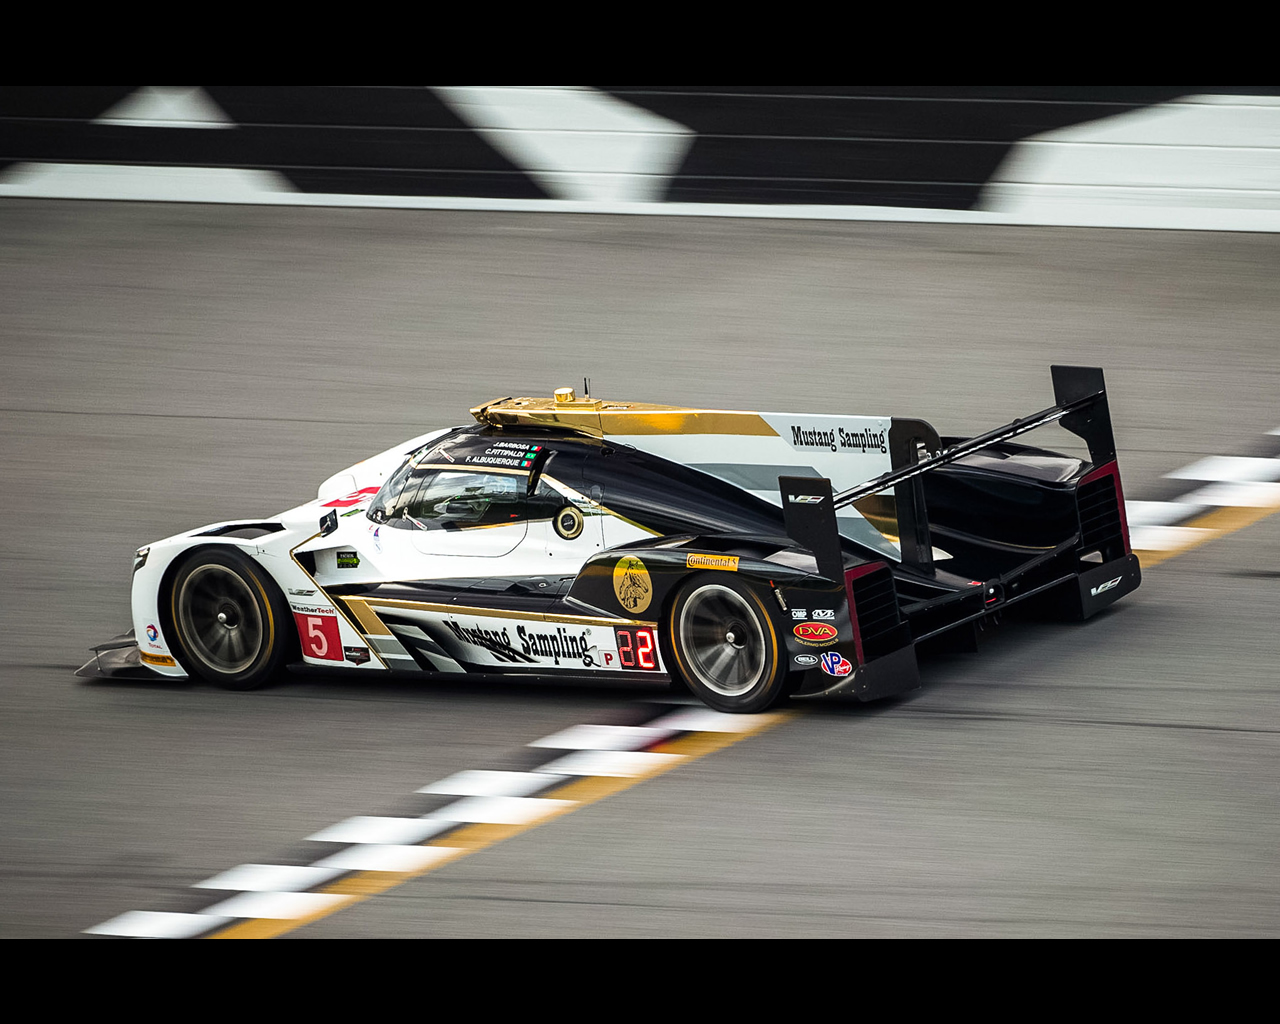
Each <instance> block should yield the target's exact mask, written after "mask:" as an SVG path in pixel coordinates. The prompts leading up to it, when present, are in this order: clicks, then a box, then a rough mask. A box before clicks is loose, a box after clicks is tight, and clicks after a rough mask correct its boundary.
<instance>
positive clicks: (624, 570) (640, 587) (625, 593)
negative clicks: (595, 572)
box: [613, 555, 653, 615]
mask: <svg viewBox="0 0 1280 1024" xmlns="http://www.w3.org/2000/svg"><path fill="white" fill-rule="evenodd" d="M613 592H614V594H615V595H616V596H617V598H618V603H619V604H620V605H622V607H623V608H625V609H626V610H627V611H629V612H631V613H632V614H633V615H638V614H639V613H640V612H642V611H644V610H645V609H646V608H648V607H649V602H650V601H651V600H653V580H651V579H650V578H649V570H648V569H646V568H645V567H644V562H642V561H640V559H638V558H634V557H632V556H631V555H627V556H626V557H624V558H619V559H618V564H617V565H615V566H614V567H613Z"/></svg>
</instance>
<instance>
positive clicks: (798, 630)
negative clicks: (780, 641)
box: [791, 622, 839, 647]
mask: <svg viewBox="0 0 1280 1024" xmlns="http://www.w3.org/2000/svg"><path fill="white" fill-rule="evenodd" d="M791 632H792V633H794V634H795V638H796V639H797V640H799V641H800V642H801V643H802V644H809V645H810V646H813V647H826V646H827V645H828V644H833V643H835V641H836V637H837V636H839V633H838V632H837V631H836V627H835V626H833V625H831V623H829V622H799V623H796V625H795V626H793V627H792V628H791Z"/></svg>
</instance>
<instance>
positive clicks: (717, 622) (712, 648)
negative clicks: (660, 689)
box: [667, 573, 788, 713]
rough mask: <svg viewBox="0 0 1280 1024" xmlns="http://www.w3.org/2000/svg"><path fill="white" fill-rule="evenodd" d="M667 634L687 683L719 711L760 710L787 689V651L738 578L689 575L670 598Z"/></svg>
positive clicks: (765, 610) (766, 612) (764, 608)
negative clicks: (685, 581)
mask: <svg viewBox="0 0 1280 1024" xmlns="http://www.w3.org/2000/svg"><path fill="white" fill-rule="evenodd" d="M667 639H668V641H669V644H670V649H671V652H672V653H673V655H674V657H675V668H676V670H677V671H678V672H679V673H680V675H681V676H682V677H683V678H684V681H685V682H686V683H688V685H689V689H691V690H692V691H693V692H694V693H695V694H697V695H698V696H699V697H700V698H701V699H702V700H703V701H704V702H705V703H707V704H709V705H710V706H711V707H713V708H715V709H716V710H718V711H729V712H739V713H750V712H756V711H763V710H765V709H766V708H768V707H770V706H771V705H773V704H775V703H776V702H777V701H778V700H779V699H781V698H782V697H783V696H784V695H785V693H786V688H787V675H788V672H787V664H786V652H785V651H784V650H782V647H781V641H780V639H779V631H778V629H777V627H776V625H775V623H774V619H773V615H772V613H771V611H770V609H769V606H768V605H767V604H766V603H765V602H764V599H763V598H762V597H761V596H760V594H759V593H757V591H756V590H755V589H754V588H752V587H750V586H748V585H746V584H744V583H742V582H740V581H739V580H736V579H733V578H726V577H725V575H724V574H714V575H713V574H710V573H707V574H703V575H701V576H695V577H693V578H692V579H690V580H689V581H688V582H687V583H686V584H685V585H684V586H683V587H682V588H681V589H680V591H679V593H678V594H677V595H676V599H675V601H674V602H673V603H672V606H671V617H670V619H669V620H668V623H667Z"/></svg>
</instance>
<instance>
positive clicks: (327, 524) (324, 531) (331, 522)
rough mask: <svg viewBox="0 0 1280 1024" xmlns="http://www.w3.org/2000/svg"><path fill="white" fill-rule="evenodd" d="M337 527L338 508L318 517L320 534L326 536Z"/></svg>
mask: <svg viewBox="0 0 1280 1024" xmlns="http://www.w3.org/2000/svg"><path fill="white" fill-rule="evenodd" d="M337 528H338V510H337V509H336V508H335V509H333V510H332V511H331V512H330V513H329V514H328V515H325V516H321V517H320V536H321V537H327V536H329V534H331V533H333V531H334V530H336V529H337Z"/></svg>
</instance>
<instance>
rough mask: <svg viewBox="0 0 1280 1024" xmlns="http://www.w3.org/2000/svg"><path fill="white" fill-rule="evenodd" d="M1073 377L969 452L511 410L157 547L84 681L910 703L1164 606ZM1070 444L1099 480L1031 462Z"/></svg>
mask: <svg viewBox="0 0 1280 1024" xmlns="http://www.w3.org/2000/svg"><path fill="white" fill-rule="evenodd" d="M1052 375H1053V387H1054V400H1055V404H1054V405H1053V406H1051V407H1049V408H1048V409H1045V410H1043V411H1041V412H1038V413H1035V414H1033V415H1031V416H1028V417H1026V418H1023V419H1019V420H1015V421H1014V422H1012V423H1010V424H1007V425H1005V426H1002V427H998V428H996V429H994V430H991V431H989V432H987V433H985V434H982V435H981V436H979V437H974V438H970V439H962V438H954V437H941V438H940V437H939V436H938V434H937V433H936V432H935V431H934V429H933V428H932V427H931V426H930V425H929V424H928V423H926V422H924V421H923V420H915V419H902V418H898V417H880V416H848V415H830V416H827V415H813V414H794V415H793V414H785V413H760V412H723V411H714V410H705V409H682V408H673V407H668V406H657V405H644V404H637V403H633V402H609V401H600V400H596V399H592V398H591V397H590V396H589V394H588V395H585V396H584V397H582V398H579V397H578V396H577V395H576V394H575V393H574V392H573V390H572V389H569V388H562V389H561V390H559V391H557V392H556V393H555V395H554V397H553V398H550V399H547V398H503V399H499V400H496V401H492V402H487V403H485V404H484V405H480V406H477V407H476V408H474V409H472V410H471V412H472V415H473V416H474V418H475V420H476V422H475V423H473V424H470V425H467V426H463V427H456V428H453V429H447V430H437V431H435V432H433V433H430V434H424V435H422V436H421V437H416V438H414V439H413V440H411V441H407V442H405V443H404V444H401V445H397V446H396V447H395V448H392V449H390V450H389V451H386V452H383V453H382V454H381V455H377V456H374V457H373V458H371V459H368V460H366V461H365V462H361V463H359V464H357V465H355V466H352V467H351V468H349V469H347V470H344V471H343V472H341V473H338V474H336V475H335V476H333V477H330V478H329V479H328V480H326V481H325V482H324V483H323V484H322V485H321V486H320V489H319V493H318V496H317V498H316V500H314V501H311V502H308V503H307V504H304V505H300V506H298V507H297V508H295V509H292V510H290V511H287V512H283V513H281V514H280V515H278V516H275V517H272V518H270V519H263V520H252V521H235V522H227V523H218V524H216V525H214V526H206V527H202V528H201V529H198V530H193V531H191V532H189V533H184V534H181V535H179V536H176V537H170V538H169V539H167V540H162V541H157V542H155V543H153V544H150V545H148V546H146V547H143V548H140V549H139V550H138V552H137V555H136V557H135V560H134V572H133V624H134V628H133V630H131V631H130V632H129V633H126V634H123V635H122V636H120V637H117V638H115V639H114V640H112V641H109V642H107V643H105V644H102V645H100V646H98V647H97V648H95V649H94V650H95V656H94V658H93V659H92V660H91V661H90V662H89V663H88V664H87V665H85V666H84V668H82V669H81V670H80V673H81V674H83V675H99V674H108V675H116V674H135V675H150V674H156V675H159V676H167V677H174V678H183V677H187V676H195V677H197V678H199V679H203V680H206V681H208V682H211V683H214V684H217V685H219V686H223V687H227V688H230V689H238V690H247V689H251V688H253V687H257V686H260V685H262V684H264V683H266V682H268V681H269V680H270V679H271V678H272V677H273V676H275V675H276V674H277V673H279V672H280V671H281V670H282V669H284V668H285V667H286V666H288V665H290V664H299V665H302V666H317V667H320V666H328V667H342V668H346V669H349V670H351V672H352V673H355V674H357V675H358V674H359V673H366V674H367V673H375V672H377V673H384V672H388V671H390V672H410V673H420V674H424V675H427V676H447V675H462V674H471V675H482V676H493V675H502V676H522V675H523V676H538V677H543V678H547V677H576V678H580V677H584V676H586V677H596V678H598V677H600V676H602V675H604V676H610V677H613V678H615V679H624V680H632V681H639V680H646V679H647V680H651V681H654V682H666V683H669V684H670V685H672V686H682V685H683V686H687V687H688V688H689V689H691V690H692V691H693V692H694V693H695V694H696V695H697V696H698V697H700V698H701V699H702V700H703V701H705V702H706V703H707V704H709V705H710V706H711V707H713V708H717V709H719V710H721V711H729V712H757V711H761V710H763V709H764V708H767V707H769V706H770V705H772V704H774V703H775V702H777V701H778V700H779V699H781V698H783V697H786V696H794V697H810V698H821V697H843V696H849V697H854V698H857V699H859V700H864V701H865V700H871V699H875V698H880V697H885V696H889V695H892V694H897V693H901V692H903V691H906V690H910V689H913V688H915V687H917V686H918V685H919V673H918V670H917V663H916V645H918V644H919V643H921V642H922V641H925V640H929V639H930V638H933V637H941V636H944V635H945V636H947V637H951V638H959V639H960V640H961V641H962V642H969V641H971V640H972V638H973V637H974V635H975V631H976V630H977V628H978V627H979V626H980V625H981V624H983V623H984V622H986V621H988V620H990V619H992V618H994V617H997V616H998V615H999V614H1000V612H1001V611H1002V610H1003V609H1005V608H1006V607H1008V606H1010V605H1013V604H1016V603H1018V602H1024V601H1028V600H1030V599H1033V598H1034V599H1038V600H1039V602H1040V603H1041V604H1044V605H1046V606H1048V607H1050V608H1051V609H1052V610H1054V611H1055V612H1056V613H1057V614H1061V615H1062V616H1064V617H1068V618H1076V619H1079V618H1087V617H1089V616H1091V615H1093V614H1094V613H1096V612H1098V611H1100V610H1101V609H1103V608H1105V607H1106V606H1108V605H1110V604H1111V603H1112V602H1114V601H1115V600H1117V599H1118V598H1120V597H1122V596H1124V595H1125V594H1128V593H1129V592H1130V591H1132V590H1134V589H1135V588H1136V587H1137V586H1138V584H1139V581H1140V569H1139V566H1138V560H1137V558H1136V557H1135V556H1134V554H1133V553H1132V552H1131V550H1130V547H1129V537H1128V529H1127V526H1126V522H1125V507H1124V498H1123V495H1122V493H1121V489H1120V475H1119V472H1118V469H1117V466H1116V453H1115V442H1114V439H1113V436H1112V430H1111V418H1110V413H1109V410H1108V406H1107V395H1106V390H1105V387H1104V384H1103V375H1102V371H1101V370H1100V369H1096V368H1091V367H1071V366H1055V367H1053V368H1052ZM1054 422H1057V423H1059V424H1060V425H1061V426H1063V427H1065V428H1066V429H1067V430H1069V431H1071V432H1073V433H1074V434H1076V435H1078V436H1079V437H1080V438H1082V439H1083V440H1084V442H1085V444H1086V445H1087V446H1088V451H1089V460H1088V461H1085V460H1082V459H1079V458H1074V457H1071V456H1068V455H1063V454H1059V453H1055V452H1051V451H1045V450H1042V449H1039V448H1032V447H1027V446H1025V445H1022V444H1015V443H1013V440H1012V439H1013V438H1015V437H1017V436H1019V435H1021V434H1023V433H1026V432H1027V431H1030V430H1032V429H1034V428H1036V427H1041V426H1044V425H1046V424H1050V423H1054Z"/></svg>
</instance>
